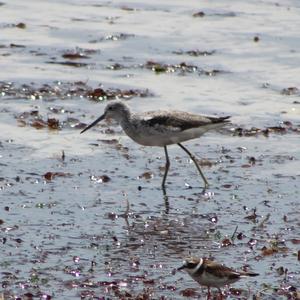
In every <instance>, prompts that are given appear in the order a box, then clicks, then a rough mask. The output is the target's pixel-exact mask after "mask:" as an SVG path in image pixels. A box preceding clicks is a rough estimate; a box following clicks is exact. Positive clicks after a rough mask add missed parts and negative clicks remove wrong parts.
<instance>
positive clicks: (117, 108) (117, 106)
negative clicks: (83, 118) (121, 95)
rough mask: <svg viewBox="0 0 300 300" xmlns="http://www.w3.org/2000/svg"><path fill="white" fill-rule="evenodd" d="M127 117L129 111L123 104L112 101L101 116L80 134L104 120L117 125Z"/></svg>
mask: <svg viewBox="0 0 300 300" xmlns="http://www.w3.org/2000/svg"><path fill="white" fill-rule="evenodd" d="M129 116H130V110H129V108H128V106H127V105H126V104H125V103H124V102H121V101H114V102H111V103H108V104H107V105H106V107H105V110H104V113H103V115H102V116H100V117H99V118H98V119H96V120H95V121H94V122H93V123H91V124H90V125H88V126H87V127H86V128H84V129H83V130H82V131H81V132H80V133H83V132H85V131H87V130H88V129H90V128H92V127H93V126H95V125H96V124H97V123H99V122H100V121H102V120H104V119H114V120H115V121H117V122H118V123H121V122H122V120H124V119H126V118H129Z"/></svg>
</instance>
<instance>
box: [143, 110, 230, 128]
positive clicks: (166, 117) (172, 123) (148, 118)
mask: <svg viewBox="0 0 300 300" xmlns="http://www.w3.org/2000/svg"><path fill="white" fill-rule="evenodd" d="M227 118H229V117H226V118H215V117H206V116H201V115H194V114H190V113H186V112H178V111H171V112H167V111H165V112H164V111H161V112H148V113H145V114H144V115H143V121H142V122H143V123H144V125H148V126H154V127H155V126H159V125H161V126H166V127H173V128H178V129H179V130H187V129H191V128H196V127H201V126H204V125H208V124H212V123H221V122H223V121H224V120H226V119H227Z"/></svg>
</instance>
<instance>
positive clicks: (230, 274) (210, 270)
mask: <svg viewBox="0 0 300 300" xmlns="http://www.w3.org/2000/svg"><path fill="white" fill-rule="evenodd" d="M178 270H185V271H186V272H187V273H188V274H189V275H190V276H191V277H192V278H193V279H194V280H195V281H197V282H198V283H199V284H201V285H204V286H207V288H208V293H207V299H209V298H210V288H211V287H215V288H217V289H218V291H219V293H220V297H221V299H222V297H223V294H222V291H221V287H222V286H224V285H229V284H232V283H234V282H236V281H238V280H239V279H241V278H243V277H247V276H258V275H259V274H257V273H253V272H244V271H236V270H234V269H231V268H228V267H226V266H224V265H221V264H218V263H216V262H214V261H211V260H209V259H206V258H196V257H188V258H186V259H185V261H184V263H183V265H182V266H181V267H179V268H178Z"/></svg>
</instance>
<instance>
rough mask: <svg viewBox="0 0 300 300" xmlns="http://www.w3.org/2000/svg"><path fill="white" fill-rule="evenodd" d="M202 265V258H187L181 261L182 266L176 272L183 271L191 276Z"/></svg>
mask: <svg viewBox="0 0 300 300" xmlns="http://www.w3.org/2000/svg"><path fill="white" fill-rule="evenodd" d="M202 264H203V258H197V257H187V258H185V260H184V261H183V265H182V266H181V267H179V268H178V269H177V270H185V271H186V272H187V273H188V274H190V275H193V273H194V272H195V271H196V270H197V269H199V268H200V266H201V265H202Z"/></svg>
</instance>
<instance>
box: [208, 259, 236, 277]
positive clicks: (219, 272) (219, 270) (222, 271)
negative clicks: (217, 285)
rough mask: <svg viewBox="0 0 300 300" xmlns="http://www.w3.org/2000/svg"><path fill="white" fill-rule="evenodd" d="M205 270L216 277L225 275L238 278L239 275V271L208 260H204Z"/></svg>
mask: <svg viewBox="0 0 300 300" xmlns="http://www.w3.org/2000/svg"><path fill="white" fill-rule="evenodd" d="M205 271H206V272H207V273H210V274H212V275H213V276H216V277H227V278H229V279H238V278H240V277H241V274H240V273H239V272H236V271H235V270H233V269H231V268H228V267H226V266H223V265H220V264H216V263H214V262H213V261H209V260H206V261H205Z"/></svg>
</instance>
